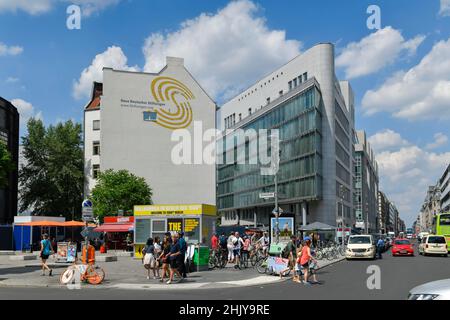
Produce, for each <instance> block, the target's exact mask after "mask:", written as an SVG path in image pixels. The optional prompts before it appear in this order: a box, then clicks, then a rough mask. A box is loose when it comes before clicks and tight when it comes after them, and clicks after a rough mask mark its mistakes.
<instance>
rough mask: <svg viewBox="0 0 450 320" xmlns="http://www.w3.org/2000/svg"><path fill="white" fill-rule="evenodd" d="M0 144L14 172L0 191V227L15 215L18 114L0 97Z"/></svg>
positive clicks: (9, 222)
mask: <svg viewBox="0 0 450 320" xmlns="http://www.w3.org/2000/svg"><path fill="white" fill-rule="evenodd" d="M0 143H3V144H4V145H6V147H7V149H8V151H9V153H10V154H11V157H12V160H13V163H14V167H15V170H14V171H12V172H11V173H10V174H9V177H8V186H7V187H6V188H4V189H0V225H2V224H11V223H12V222H13V220H14V216H15V215H16V214H17V212H18V211H17V193H18V162H19V113H18V112H17V109H16V107H14V106H13V105H12V104H11V103H10V102H9V101H7V100H5V99H3V98H1V97H0Z"/></svg>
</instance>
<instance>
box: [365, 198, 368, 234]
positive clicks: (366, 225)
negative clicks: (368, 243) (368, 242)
mask: <svg viewBox="0 0 450 320" xmlns="http://www.w3.org/2000/svg"><path fill="white" fill-rule="evenodd" d="M365 209H366V223H365V227H366V234H369V203H368V202H367V201H366V206H365Z"/></svg>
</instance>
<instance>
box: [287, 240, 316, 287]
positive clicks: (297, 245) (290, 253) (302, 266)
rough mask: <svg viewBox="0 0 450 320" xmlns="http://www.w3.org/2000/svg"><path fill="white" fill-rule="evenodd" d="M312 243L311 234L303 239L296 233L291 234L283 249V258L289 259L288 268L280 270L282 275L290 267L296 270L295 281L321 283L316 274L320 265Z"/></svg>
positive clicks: (306, 283)
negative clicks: (315, 256)
mask: <svg viewBox="0 0 450 320" xmlns="http://www.w3.org/2000/svg"><path fill="white" fill-rule="evenodd" d="M311 245H312V238H311V237H309V236H306V237H305V238H303V239H298V238H297V237H296V236H294V235H293V236H291V240H290V241H289V242H288V244H287V245H286V247H285V249H284V250H283V251H282V256H283V258H285V259H288V260H289V264H288V269H286V270H283V271H282V272H280V277H282V276H283V274H284V273H285V272H286V271H288V270H289V269H290V270H292V271H293V272H294V277H293V281H294V282H298V283H303V284H305V285H311V284H320V282H319V281H318V280H317V275H316V270H317V269H318V267H319V266H318V263H317V260H316V259H315V258H314V253H313V250H312V249H311ZM302 278H303V279H302Z"/></svg>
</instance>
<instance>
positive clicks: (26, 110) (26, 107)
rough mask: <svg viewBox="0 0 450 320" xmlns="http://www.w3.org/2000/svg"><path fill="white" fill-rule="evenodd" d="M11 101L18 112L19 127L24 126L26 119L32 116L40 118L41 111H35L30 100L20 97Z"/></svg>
mask: <svg viewBox="0 0 450 320" xmlns="http://www.w3.org/2000/svg"><path fill="white" fill-rule="evenodd" d="M11 103H12V104H13V106H15V107H16V108H17V111H18V112H19V115H20V120H19V121H20V127H21V129H22V128H25V127H26V125H27V122H28V120H29V119H30V118H32V117H34V118H37V119H41V120H42V112H41V111H39V112H37V111H36V110H35V108H34V106H33V105H32V104H31V103H30V102H27V101H25V100H22V99H13V100H11Z"/></svg>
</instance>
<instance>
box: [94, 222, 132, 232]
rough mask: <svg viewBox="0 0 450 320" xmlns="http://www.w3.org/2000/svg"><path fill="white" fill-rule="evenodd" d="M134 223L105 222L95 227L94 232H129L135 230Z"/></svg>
mask: <svg viewBox="0 0 450 320" xmlns="http://www.w3.org/2000/svg"><path fill="white" fill-rule="evenodd" d="M133 228H134V227H133V223H104V224H102V225H101V226H100V227H97V228H95V229H94V230H93V231H94V232H129V231H133Z"/></svg>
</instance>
